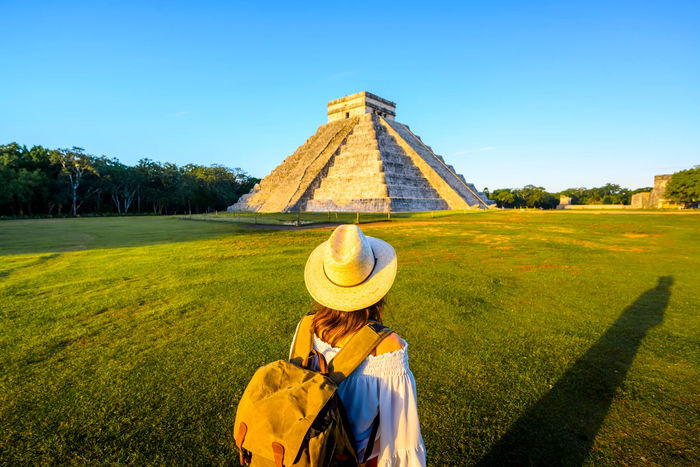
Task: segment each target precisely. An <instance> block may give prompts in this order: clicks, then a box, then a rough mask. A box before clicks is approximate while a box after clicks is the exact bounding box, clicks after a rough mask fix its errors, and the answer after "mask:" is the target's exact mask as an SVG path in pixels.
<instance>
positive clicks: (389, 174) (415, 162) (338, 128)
mask: <svg viewBox="0 0 700 467" xmlns="http://www.w3.org/2000/svg"><path fill="white" fill-rule="evenodd" d="M395 109H396V105H395V104H394V103H393V102H391V101H388V100H386V99H382V98H381V97H379V96H375V95H374V94H371V93H368V92H361V93H357V94H352V95H350V96H346V97H343V98H341V99H336V100H333V101H330V102H329V103H328V123H327V124H325V125H322V126H320V127H319V128H318V130H317V131H316V134H315V135H313V136H312V137H311V138H309V139H308V140H306V142H305V143H304V144H303V145H301V146H299V148H297V150H296V151H295V152H294V154H292V155H291V156H289V157H287V158H286V159H285V160H284V161H283V162H282V163H281V164H280V165H279V166H277V167H276V168H275V169H274V170H273V171H272V172H271V173H270V174H269V175H268V176H267V177H265V178H264V179H262V180H261V182H260V183H259V184H258V185H256V186H255V187H254V188H253V190H252V191H251V192H250V193H248V194H246V195H244V196H242V197H241V199H240V200H238V202H237V203H236V204H234V205H232V206H230V207H229V210H231V211H257V212H290V211H291V212H296V211H353V212H354V211H364V212H386V211H436V210H446V209H472V208H473V209H477V208H482V209H483V208H488V207H490V206H492V205H493V202H492V201H490V200H488V199H487V198H486V196H485V195H484V194H483V193H481V192H479V191H477V189H476V188H475V187H474V185H472V184H471V183H467V181H466V180H465V179H464V177H463V176H462V175H459V174H457V173H456V172H455V170H454V168H453V167H452V166H451V165H448V164H446V163H445V161H444V160H443V158H442V157H440V156H438V155H436V154H435V153H433V151H432V150H431V149H430V147H429V146H426V145H425V144H423V142H422V141H421V139H420V138H419V137H418V136H416V135H414V134H413V132H411V130H410V129H409V128H408V126H407V125H403V124H401V123H399V122H397V121H396V120H394V117H395V115H396V111H395Z"/></svg>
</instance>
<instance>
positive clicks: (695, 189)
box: [664, 165, 700, 206]
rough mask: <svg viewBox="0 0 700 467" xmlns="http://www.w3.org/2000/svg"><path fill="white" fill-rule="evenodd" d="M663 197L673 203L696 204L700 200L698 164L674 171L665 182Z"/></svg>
mask: <svg viewBox="0 0 700 467" xmlns="http://www.w3.org/2000/svg"><path fill="white" fill-rule="evenodd" d="M664 197H665V198H667V199H669V200H671V201H673V202H674V203H678V204H683V205H685V206H688V205H696V206H697V203H698V201H700V165H696V166H695V167H693V168H692V169H688V170H681V171H680V172H676V173H674V174H673V177H671V180H669V181H668V183H667V184H666V192H665V193H664Z"/></svg>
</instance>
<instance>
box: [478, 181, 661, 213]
mask: <svg viewBox="0 0 700 467" xmlns="http://www.w3.org/2000/svg"><path fill="white" fill-rule="evenodd" d="M651 189H652V188H651V187H645V188H639V189H636V190H629V189H627V188H622V187H620V185H617V184H614V183H607V184H605V185H604V186H601V187H596V188H583V187H582V188H567V189H566V190H564V191H560V192H554V193H550V192H548V191H547V190H545V189H544V188H543V187H541V186H534V185H525V186H524V187H523V188H502V189H498V190H493V191H492V192H491V193H489V195H490V198H491V199H492V200H494V201H496V205H497V206H498V207H499V208H542V209H554V208H556V207H557V205H558V204H559V198H560V197H561V196H568V197H569V198H571V204H630V202H631V201H632V195H634V194H637V193H641V192H645V191H651Z"/></svg>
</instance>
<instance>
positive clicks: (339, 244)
mask: <svg viewBox="0 0 700 467" xmlns="http://www.w3.org/2000/svg"><path fill="white" fill-rule="evenodd" d="M394 277H396V252H395V251H394V248H392V246H391V245H389V244H388V243H387V242H385V241H383V240H379V239H378V238H373V237H366V236H365V234H363V233H362V230H360V228H359V227H358V226H356V225H341V226H339V227H338V228H336V229H335V230H334V231H333V233H332V234H331V237H330V238H329V239H328V240H326V241H325V242H323V243H321V244H320V245H319V246H317V247H316V249H315V250H314V251H313V252H312V253H311V256H309V259H308V261H307V262H306V269H305V271H304V281H305V282H306V288H307V289H308V291H309V293H310V294H311V296H312V297H313V298H314V300H316V301H317V302H318V303H320V304H321V305H323V306H327V307H328V308H332V309H334V310H339V311H355V310H361V309H362V308H366V307H368V306H370V305H373V304H375V303H377V302H378V301H379V300H380V299H381V298H382V297H384V295H386V293H387V292H388V291H389V289H390V288H391V285H392V284H393V283H394Z"/></svg>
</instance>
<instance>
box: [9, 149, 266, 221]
mask: <svg viewBox="0 0 700 467" xmlns="http://www.w3.org/2000/svg"><path fill="white" fill-rule="evenodd" d="M258 181H259V179H257V178H254V177H251V176H249V175H248V174H246V173H245V172H244V171H243V170H241V169H239V168H235V169H230V168H228V167H224V166H220V165H211V166H209V167H205V166H202V165H197V164H187V165H184V166H177V165H176V164H172V163H169V162H166V163H161V162H156V161H153V160H151V159H141V160H140V161H139V162H138V163H137V164H136V165H134V166H129V165H126V164H123V163H121V162H119V160H118V159H117V158H115V157H113V158H109V157H106V156H100V157H97V156H94V155H92V154H88V153H86V152H85V151H84V150H83V149H81V148H78V147H73V148H70V149H48V148H44V147H42V146H33V147H32V148H31V149H28V148H27V147H26V146H20V145H19V144H17V143H10V144H6V145H0V215H3V216H22V215H29V216H34V215H49V216H56V215H57V216H61V215H71V216H77V215H86V214H87V215H89V214H94V215H102V214H105V215H108V214H120V215H121V214H133V213H154V214H176V213H200V212H210V211H215V210H224V209H226V207H227V206H230V205H231V204H233V203H234V202H235V201H236V200H237V199H238V198H239V197H240V196H241V195H243V194H245V193H247V192H249V191H250V190H251V188H252V187H253V185H255V184H256V183H258Z"/></svg>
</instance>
